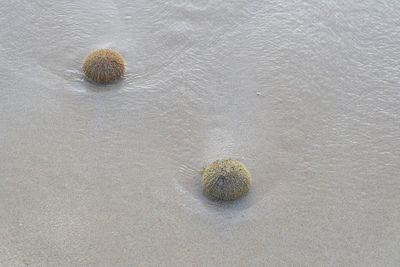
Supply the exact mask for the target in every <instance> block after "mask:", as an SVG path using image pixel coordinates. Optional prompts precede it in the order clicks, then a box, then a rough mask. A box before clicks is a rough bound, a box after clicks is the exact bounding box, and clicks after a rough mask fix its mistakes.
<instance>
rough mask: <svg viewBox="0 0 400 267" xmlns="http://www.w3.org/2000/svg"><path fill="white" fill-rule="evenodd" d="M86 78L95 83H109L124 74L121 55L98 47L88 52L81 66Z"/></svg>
mask: <svg viewBox="0 0 400 267" xmlns="http://www.w3.org/2000/svg"><path fill="white" fill-rule="evenodd" d="M82 69H83V72H84V73H85V76H86V78H87V79H89V80H92V81H95V82H97V83H110V82H113V81H116V80H119V79H121V78H122V76H124V73H125V63H124V59H123V58H122V56H121V55H120V54H119V53H118V52H116V51H114V50H112V49H98V50H94V51H92V52H91V53H89V54H88V55H87V56H86V58H85V60H84V62H83V66H82Z"/></svg>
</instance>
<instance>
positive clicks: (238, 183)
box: [203, 159, 251, 200]
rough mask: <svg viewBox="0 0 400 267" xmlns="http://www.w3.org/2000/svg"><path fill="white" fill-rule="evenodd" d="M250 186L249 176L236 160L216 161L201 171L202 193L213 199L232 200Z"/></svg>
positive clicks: (241, 164)
mask: <svg viewBox="0 0 400 267" xmlns="http://www.w3.org/2000/svg"><path fill="white" fill-rule="evenodd" d="M250 186H251V174H250V172H249V171H248V170H247V168H246V167H245V166H244V165H243V163H241V162H240V161H238V160H232V159H227V160H217V161H214V162H213V163H210V164H209V165H208V166H207V167H206V168H205V169H204V171H203V189H204V192H205V193H206V194H207V195H208V196H209V197H210V198H213V199H219V200H234V199H237V198H240V197H241V196H243V195H245V194H246V193H247V192H248V191H249V189H250Z"/></svg>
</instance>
